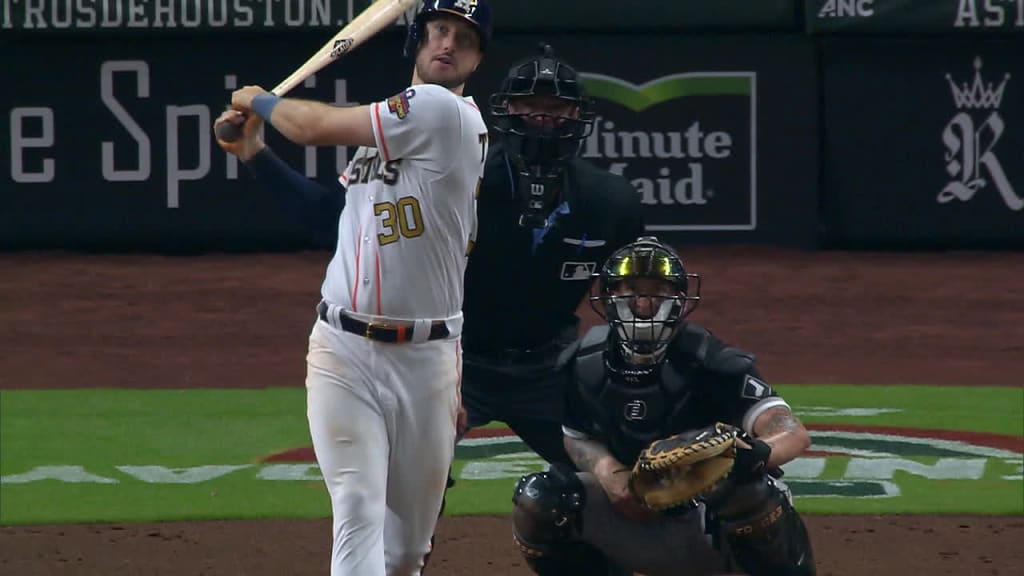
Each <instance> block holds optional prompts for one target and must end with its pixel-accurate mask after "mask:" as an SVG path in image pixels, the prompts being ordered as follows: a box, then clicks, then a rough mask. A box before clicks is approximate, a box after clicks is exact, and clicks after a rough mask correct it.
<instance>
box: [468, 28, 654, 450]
mask: <svg viewBox="0 0 1024 576" xmlns="http://www.w3.org/2000/svg"><path fill="white" fill-rule="evenodd" d="M490 104H491V117H492V120H493V129H494V131H495V132H497V133H498V134H499V135H500V139H499V141H498V142H497V143H496V144H495V145H493V146H492V147H491V152H490V155H489V157H488V160H487V163H486V165H485V168H484V181H483V185H482V187H481V191H480V197H479V199H478V200H477V214H478V219H479V232H478V235H477V242H476V244H475V246H474V248H473V251H472V253H471V255H470V258H469V264H468V267H467V269H466V298H465V302H464V305H463V314H464V317H465V323H464V325H463V352H464V355H463V382H462V401H463V407H464V409H465V410H466V413H467V414H466V416H467V419H468V422H467V423H466V424H467V426H466V428H465V429H468V428H474V427H478V426H482V425H484V424H487V423H488V422H490V421H492V420H498V421H501V422H505V423H506V424H508V426H509V427H510V428H511V429H512V430H513V431H514V432H515V433H516V434H518V435H519V437H520V438H522V439H523V441H524V442H525V443H526V444H527V445H528V446H529V447H530V448H531V449H533V450H534V451H535V452H537V453H538V454H539V455H540V456H541V457H542V458H544V459H545V460H547V461H548V462H552V463H553V462H569V458H568V456H567V455H566V453H565V447H564V446H563V443H562V429H561V424H562V413H563V405H564V393H563V384H564V374H565V372H564V369H563V367H564V361H565V359H566V358H567V357H568V356H569V355H570V354H569V352H571V350H572V348H573V346H574V344H575V343H576V342H577V332H578V328H579V318H578V317H577V316H576V309H577V307H578V306H579V304H580V302H581V301H582V300H583V298H584V296H585V295H586V294H587V293H588V292H589V288H590V278H591V274H592V273H593V272H594V271H595V270H596V269H597V268H598V267H599V266H600V263H602V262H603V261H604V260H605V259H606V258H607V257H608V256H609V255H610V254H611V253H612V252H614V251H615V250H617V249H618V248H620V247H622V246H624V245H626V244H628V243H629V242H631V241H633V240H634V239H635V238H636V237H637V236H640V235H642V232H643V222H642V217H641V212H640V198H639V195H638V194H637V192H636V190H635V189H634V188H633V186H632V185H631V184H630V182H629V181H628V180H626V179H625V178H623V177H621V176H617V175H615V174H611V173H609V172H607V171H604V170H601V169H600V168H598V167H596V166H594V165H593V164H591V163H589V162H587V161H585V160H583V159H582V158H580V157H579V156H578V151H579V147H580V144H581V143H582V141H583V139H584V138H586V136H587V134H588V133H589V132H590V129H591V127H592V125H593V121H594V114H593V110H592V103H591V101H590V99H588V98H587V97H586V95H585V94H584V91H583V88H582V86H581V85H580V83H579V77H578V75H577V72H576V70H575V69H573V67H572V66H570V65H569V64H568V63H566V62H565V61H564V60H562V59H560V58H557V57H555V56H554V54H553V51H552V49H551V47H550V46H548V45H546V44H541V45H540V47H539V52H538V54H536V55H534V56H530V57H527V58H525V59H523V60H521V61H519V62H517V63H515V64H514V65H513V66H512V67H511V69H510V70H509V71H508V74H507V75H506V77H505V79H504V80H503V81H502V84H501V87H500V88H499V90H498V91H497V92H496V93H495V94H493V95H492V96H491V99H490ZM465 429H464V430H463V431H465Z"/></svg>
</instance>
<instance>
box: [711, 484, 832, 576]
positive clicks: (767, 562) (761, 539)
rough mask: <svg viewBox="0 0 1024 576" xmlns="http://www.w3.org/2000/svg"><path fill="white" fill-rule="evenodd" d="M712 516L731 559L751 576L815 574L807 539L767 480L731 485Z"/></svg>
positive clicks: (797, 517) (783, 498) (778, 491)
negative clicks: (715, 519)
mask: <svg viewBox="0 0 1024 576" xmlns="http://www.w3.org/2000/svg"><path fill="white" fill-rule="evenodd" d="M712 514H713V515H714V516H715V517H716V518H717V522H718V528H719V530H720V533H721V535H722V537H723V538H724V539H725V541H726V543H727V544H728V546H729V550H730V552H731V553H732V556H733V559H734V560H735V561H736V563H737V564H739V566H740V568H742V569H743V571H744V572H746V573H747V574H750V575H751V576H815V573H816V572H815V566H814V554H813V552H812V549H811V541H810V537H809V536H808V534H807V528H806V527H805V526H804V523H803V520H802V519H801V518H800V514H798V513H797V511H796V510H795V509H794V508H793V504H792V502H791V501H790V498H789V495H788V493H787V492H786V491H784V490H783V489H782V488H781V487H780V486H779V485H778V483H776V481H774V480H772V479H771V478H768V477H764V478H763V479H761V480H759V481H757V482H753V483H750V484H746V485H742V486H738V487H734V488H733V490H732V492H731V494H730V495H729V496H727V497H726V498H724V499H723V500H722V501H721V502H720V503H719V504H718V506H717V509H716V510H713V511H712Z"/></svg>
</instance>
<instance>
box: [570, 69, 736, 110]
mask: <svg viewBox="0 0 1024 576" xmlns="http://www.w3.org/2000/svg"><path fill="white" fill-rule="evenodd" d="M754 78H755V73H754V72H691V73H686V74H673V75H671V76H662V77H661V78H656V79H654V80H651V81H649V82H645V83H643V84H640V85H636V84H633V83H632V82H629V81H626V80H623V79H621V78H615V77H614V76H606V75H604V74H596V73H591V72H583V73H581V74H580V80H581V81H582V83H583V87H584V89H586V91H587V93H588V94H589V95H590V96H591V97H593V98H601V99H603V100H610V101H612V102H615V103H616V104H619V105H621V106H624V107H626V108H629V109H630V110H632V111H634V112H641V111H643V110H645V109H647V108H650V107H651V106H654V105H656V104H661V103H662V102H667V101H669V100H674V99H676V98H684V97H686V96H749V95H751V94H753V93H754Z"/></svg>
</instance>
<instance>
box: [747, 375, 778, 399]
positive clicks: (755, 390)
mask: <svg viewBox="0 0 1024 576" xmlns="http://www.w3.org/2000/svg"><path fill="white" fill-rule="evenodd" d="M740 395H741V396H743V397H744V398H748V399H750V400H761V399H763V398H767V397H768V396H771V395H772V387H771V386H769V385H768V384H766V383H764V382H762V381H760V380H758V379H757V378H754V377H753V376H750V375H749V374H748V375H747V377H746V379H745V380H744V381H743V391H742V392H740Z"/></svg>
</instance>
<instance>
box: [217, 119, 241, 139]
mask: <svg viewBox="0 0 1024 576" xmlns="http://www.w3.org/2000/svg"><path fill="white" fill-rule="evenodd" d="M244 128H245V122H244V121H243V122H241V123H240V124H235V123H234V122H225V123H223V124H220V125H218V126H217V128H216V130H215V132H216V133H217V138H220V139H221V140H223V141H225V142H235V141H236V140H238V139H239V138H241V137H242V130H243V129H244Z"/></svg>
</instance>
